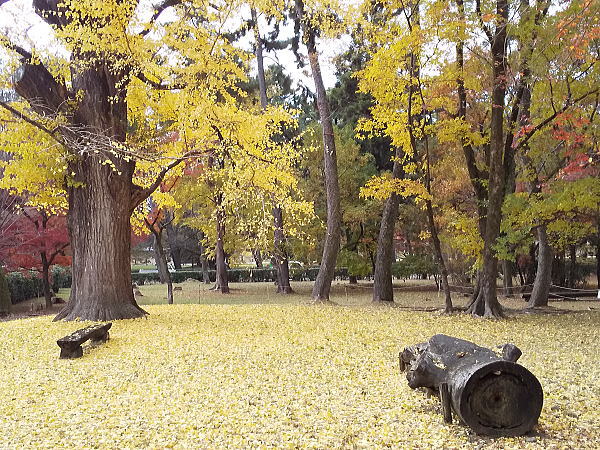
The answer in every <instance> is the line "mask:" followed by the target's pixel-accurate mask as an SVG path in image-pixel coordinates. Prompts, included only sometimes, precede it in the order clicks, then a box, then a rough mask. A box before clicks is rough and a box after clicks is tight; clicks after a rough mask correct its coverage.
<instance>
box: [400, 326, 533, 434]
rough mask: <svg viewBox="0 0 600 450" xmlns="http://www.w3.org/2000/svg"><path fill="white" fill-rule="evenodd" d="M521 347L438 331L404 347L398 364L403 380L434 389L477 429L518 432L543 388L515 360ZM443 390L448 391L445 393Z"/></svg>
mask: <svg viewBox="0 0 600 450" xmlns="http://www.w3.org/2000/svg"><path fill="white" fill-rule="evenodd" d="M520 356H521V351H520V350H519V349H518V348H517V347H516V346H515V345H513V344H505V345H504V346H502V347H501V349H500V350H499V351H498V352H495V351H493V350H490V349H487V348H484V347H480V346H478V345H475V344H474V343H472V342H469V341H465V340H462V339H457V338H453V337H450V336H446V335H443V334H437V335H435V336H433V337H432V338H431V339H430V340H429V341H428V342H424V343H421V344H417V345H413V346H410V347H406V348H405V349H404V350H403V351H402V352H401V353H400V369H401V370H406V379H407V380H408V385H409V386H410V387H411V388H413V389H415V388H418V387H424V388H429V389H433V390H434V391H436V392H437V393H438V394H440V398H441V400H442V409H443V411H444V419H445V421H446V422H449V421H451V420H452V419H451V415H450V411H449V410H448V406H451V408H452V410H453V411H454V412H455V414H456V415H457V416H458V417H459V418H460V419H461V420H462V421H463V422H464V423H465V424H466V425H468V426H470V427H471V428H472V429H473V430H474V431H475V432H476V433H477V434H484V435H488V436H520V435H522V434H525V433H527V432H528V431H530V430H531V429H532V428H533V427H534V426H535V424H536V423H537V421H538V418H539V416H540V412H541V410H542V403H543V392H542V386H541V385H540V382H539V381H538V380H537V378H536V377H535V376H534V375H533V374H532V373H531V372H529V371H528V370H527V369H526V368H525V367H523V366H521V365H519V364H517V363H516V361H517V360H518V359H519V357H520ZM446 391H447V392H446Z"/></svg>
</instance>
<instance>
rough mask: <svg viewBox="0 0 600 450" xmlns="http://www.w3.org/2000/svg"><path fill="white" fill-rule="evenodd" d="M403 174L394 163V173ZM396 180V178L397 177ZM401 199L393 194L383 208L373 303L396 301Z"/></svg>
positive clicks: (397, 164) (376, 255)
mask: <svg viewBox="0 0 600 450" xmlns="http://www.w3.org/2000/svg"><path fill="white" fill-rule="evenodd" d="M394 172H395V173H396V174H399V173H401V168H400V163H398V162H397V161H394V170H393V172H392V173H394ZM395 178H396V177H395ZM399 204H400V197H398V195H397V194H392V195H391V196H390V197H389V198H388V199H387V200H386V201H385V205H384V207H383V214H382V216H381V225H380V227H379V237H378V238H377V252H376V253H375V271H374V273H373V301H374V302H392V303H393V301H394V287H393V283H392V264H393V262H394V256H395V254H394V253H395V252H394V231H395V225H396V220H398V207H399Z"/></svg>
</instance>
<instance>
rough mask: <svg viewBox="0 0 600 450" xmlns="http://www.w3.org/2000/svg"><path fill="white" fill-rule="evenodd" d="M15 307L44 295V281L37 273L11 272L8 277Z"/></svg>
mask: <svg viewBox="0 0 600 450" xmlns="http://www.w3.org/2000/svg"><path fill="white" fill-rule="evenodd" d="M6 281H7V283H8V289H9V290H10V296H11V300H12V303H13V305H14V304H15V303H19V302H22V301H25V300H29V299H30V298H35V297H41V296H42V295H44V288H43V285H42V279H41V278H39V274H38V273H37V272H26V273H21V272H11V273H9V274H7V275H6Z"/></svg>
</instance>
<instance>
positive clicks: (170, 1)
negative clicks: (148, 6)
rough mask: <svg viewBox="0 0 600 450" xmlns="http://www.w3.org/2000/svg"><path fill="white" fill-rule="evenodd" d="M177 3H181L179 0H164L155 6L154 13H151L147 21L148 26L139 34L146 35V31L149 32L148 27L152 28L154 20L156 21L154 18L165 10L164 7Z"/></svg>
mask: <svg viewBox="0 0 600 450" xmlns="http://www.w3.org/2000/svg"><path fill="white" fill-rule="evenodd" d="M179 4H181V0H165V1H164V2H162V3H161V4H160V5H158V6H155V8H154V14H152V17H151V18H150V20H149V21H148V28H146V29H145V30H143V31H142V32H141V33H140V36H146V35H147V34H148V33H150V29H151V28H152V25H154V22H156V20H157V19H158V18H159V17H160V15H161V14H162V13H163V12H164V11H165V9H167V8H170V7H171V6H176V5H179Z"/></svg>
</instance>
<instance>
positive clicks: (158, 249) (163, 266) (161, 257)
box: [151, 230, 169, 284]
mask: <svg viewBox="0 0 600 450" xmlns="http://www.w3.org/2000/svg"><path fill="white" fill-rule="evenodd" d="M151 232H152V236H153V237H154V242H153V244H152V247H153V248H154V259H155V261H156V268H157V269H158V277H159V279H160V282H161V283H163V284H164V283H166V282H167V281H168V279H169V266H168V263H167V255H166V253H165V249H164V247H163V245H162V233H157V232H155V230H151Z"/></svg>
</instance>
